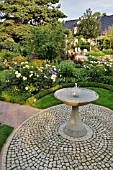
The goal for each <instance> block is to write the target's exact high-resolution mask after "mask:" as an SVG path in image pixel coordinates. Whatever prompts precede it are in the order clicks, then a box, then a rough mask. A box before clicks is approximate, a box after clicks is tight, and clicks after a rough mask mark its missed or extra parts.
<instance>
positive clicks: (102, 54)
mask: <svg viewBox="0 0 113 170" xmlns="http://www.w3.org/2000/svg"><path fill="white" fill-rule="evenodd" d="M90 55H91V56H95V57H96V56H105V53H103V52H101V51H95V52H87V53H86V56H90Z"/></svg>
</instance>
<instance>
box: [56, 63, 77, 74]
mask: <svg viewBox="0 0 113 170" xmlns="http://www.w3.org/2000/svg"><path fill="white" fill-rule="evenodd" d="M57 68H58V69H59V71H60V74H61V75H62V76H63V77H71V76H73V72H74V65H73V63H72V62H63V61H62V62H61V63H60V64H59V65H58V66H57Z"/></svg>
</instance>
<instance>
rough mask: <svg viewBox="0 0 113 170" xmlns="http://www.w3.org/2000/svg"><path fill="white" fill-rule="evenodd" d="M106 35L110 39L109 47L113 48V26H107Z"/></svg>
mask: <svg viewBox="0 0 113 170" xmlns="http://www.w3.org/2000/svg"><path fill="white" fill-rule="evenodd" d="M107 36H108V37H109V40H110V48H112V49H113V26H111V27H108V34H107Z"/></svg>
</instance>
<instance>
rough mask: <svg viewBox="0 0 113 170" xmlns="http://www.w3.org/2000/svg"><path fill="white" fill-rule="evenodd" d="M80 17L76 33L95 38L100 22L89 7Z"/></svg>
mask: <svg viewBox="0 0 113 170" xmlns="http://www.w3.org/2000/svg"><path fill="white" fill-rule="evenodd" d="M79 19H80V24H79V27H78V31H77V34H78V35H83V36H84V38H86V39H87V38H96V37H97V36H98V35H99V32H100V24H99V22H98V21H97V20H96V17H95V15H93V14H92V11H91V9H87V10H86V12H85V13H84V15H83V16H82V17H80V18H79Z"/></svg>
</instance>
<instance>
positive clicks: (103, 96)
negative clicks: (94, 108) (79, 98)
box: [32, 87, 113, 110]
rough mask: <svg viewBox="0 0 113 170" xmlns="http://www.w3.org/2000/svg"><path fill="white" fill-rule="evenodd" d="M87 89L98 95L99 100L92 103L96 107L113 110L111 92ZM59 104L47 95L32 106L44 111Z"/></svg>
mask: <svg viewBox="0 0 113 170" xmlns="http://www.w3.org/2000/svg"><path fill="white" fill-rule="evenodd" d="M87 88H88V89H91V90H94V91H95V92H97V93H98V95H99V99H97V100H96V101H94V102H92V103H94V104H97V105H101V106H105V107H107V108H110V109H112V110H113V92H111V91H109V90H106V89H102V88H94V87H87ZM60 103H61V102H60V101H59V100H58V99H56V98H55V97H54V94H53V93H52V94H49V95H47V96H45V97H43V98H41V99H40V100H38V101H37V102H36V103H34V104H33V105H32V106H33V107H36V108H40V109H45V108H48V107H51V106H55V105H57V104H60Z"/></svg>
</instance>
